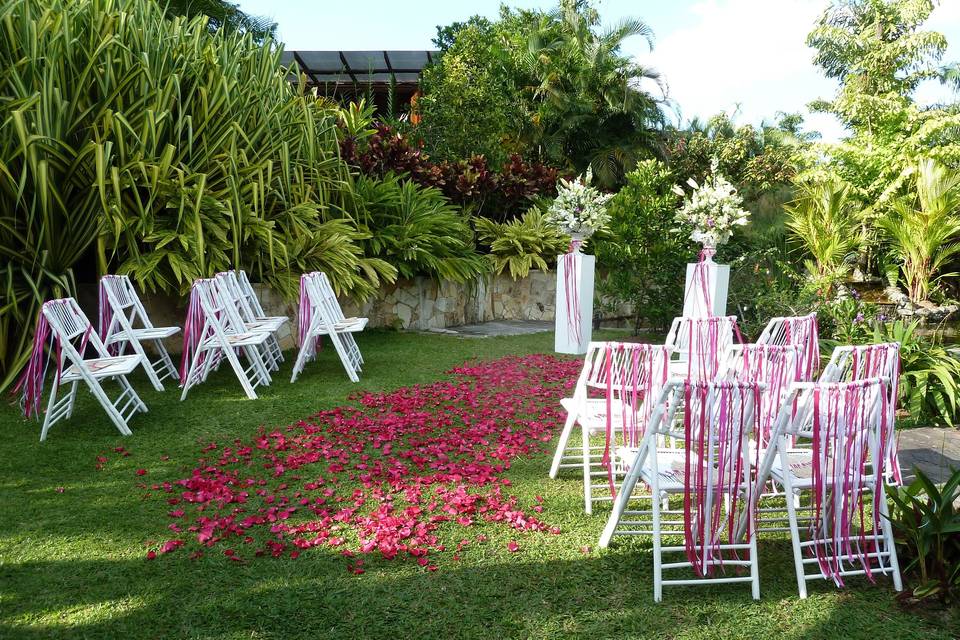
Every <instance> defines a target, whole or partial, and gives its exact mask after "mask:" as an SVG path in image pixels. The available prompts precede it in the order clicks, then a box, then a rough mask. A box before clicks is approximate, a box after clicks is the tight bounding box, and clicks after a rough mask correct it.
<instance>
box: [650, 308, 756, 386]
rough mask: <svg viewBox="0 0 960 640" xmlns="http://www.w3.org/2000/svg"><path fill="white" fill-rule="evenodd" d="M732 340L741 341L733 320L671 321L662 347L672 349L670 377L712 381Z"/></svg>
mask: <svg viewBox="0 0 960 640" xmlns="http://www.w3.org/2000/svg"><path fill="white" fill-rule="evenodd" d="M734 336H736V337H737V339H738V341H739V342H742V340H740V330H739V328H738V327H737V317H736V316H711V317H704V318H687V317H679V318H674V319H673V322H672V323H671V325H670V331H668V332H667V338H666V340H664V344H665V345H666V346H668V347H672V348H673V358H674V359H673V361H672V362H671V363H670V375H671V376H672V377H683V378H686V379H691V380H712V379H713V378H714V376H716V374H717V372H718V370H719V368H720V361H721V358H722V356H723V354H724V352H725V351H726V350H727V348H728V347H729V346H731V345H732V344H733V341H734Z"/></svg>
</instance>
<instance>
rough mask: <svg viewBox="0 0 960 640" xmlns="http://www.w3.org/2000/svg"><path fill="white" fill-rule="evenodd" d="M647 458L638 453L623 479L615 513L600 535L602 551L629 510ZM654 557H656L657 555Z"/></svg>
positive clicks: (608, 544) (614, 504)
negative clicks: (628, 506) (631, 498)
mask: <svg viewBox="0 0 960 640" xmlns="http://www.w3.org/2000/svg"><path fill="white" fill-rule="evenodd" d="M640 446H641V447H643V446H644V445H643V444H641V445H640ZM645 458H646V455H640V453H639V452H638V453H637V456H636V458H635V459H634V462H633V466H632V467H630V470H629V471H628V472H627V474H626V475H625V476H624V477H623V484H621V485H620V491H619V492H618V493H617V498H616V500H614V501H613V511H611V512H610V517H609V518H607V524H606V526H604V527H603V533H602V534H600V542H599V546H600V548H601V549H605V548H606V547H608V546H610V540H611V539H612V538H613V534H614V532H615V531H616V530H617V525H618V524H620V518H622V517H623V513H624V512H625V511H626V510H627V505H628V504H629V503H630V496H631V495H633V490H634V488H635V487H636V486H637V481H638V480H639V478H640V468H641V467H642V466H643V463H644V461H645ZM653 502H654V509H656V503H657V500H656V499H654V501H653ZM657 517H659V516H657ZM654 528H656V525H654ZM654 557H656V555H655V556H654Z"/></svg>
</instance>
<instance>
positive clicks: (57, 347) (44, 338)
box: [12, 300, 93, 418]
mask: <svg viewBox="0 0 960 640" xmlns="http://www.w3.org/2000/svg"><path fill="white" fill-rule="evenodd" d="M63 303H64V301H63V300H50V301H48V302H45V303H43V307H44V308H45V307H46V306H47V305H49V304H63ZM92 332H93V327H92V326H88V327H87V329H86V331H84V333H83V339H82V341H81V343H80V357H83V354H84V352H85V351H86V350H87V341H88V340H89V339H90V334H91V333H92ZM47 342H50V349H49V351H48V353H47V357H46V358H44V351H45V350H46V346H47ZM52 354H54V355H55V356H56V365H57V384H60V375H61V374H62V373H63V350H62V345H61V343H60V336H58V335H55V334H54V333H53V332H52V331H51V329H50V323H49V322H48V321H47V317H46V316H45V315H44V314H43V308H41V310H40V313H38V314H37V328H36V330H35V331H34V333H33V348H32V349H31V350H30V358H29V359H28V360H27V367H26V369H24V371H23V374H22V375H21V376H20V379H19V380H18V381H17V384H16V386H15V387H14V388H13V392H12V393H13V395H17V394H18V393H21V392H22V394H23V395H22V401H21V403H22V405H23V415H24V416H25V417H27V418H29V417H30V416H32V415H35V416H37V417H38V418H39V417H40V404H41V400H42V398H43V385H44V380H45V379H46V374H47V367H49V365H50V355H52Z"/></svg>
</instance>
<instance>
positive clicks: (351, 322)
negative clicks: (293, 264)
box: [290, 271, 367, 382]
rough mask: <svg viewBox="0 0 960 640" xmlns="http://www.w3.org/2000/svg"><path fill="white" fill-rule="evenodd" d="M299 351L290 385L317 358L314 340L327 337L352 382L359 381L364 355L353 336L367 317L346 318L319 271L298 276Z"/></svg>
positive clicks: (328, 282) (361, 327) (360, 329)
mask: <svg viewBox="0 0 960 640" xmlns="http://www.w3.org/2000/svg"><path fill="white" fill-rule="evenodd" d="M300 285H301V293H302V295H301V297H300V298H301V302H300V305H301V308H300V322H301V324H302V325H305V326H306V329H304V327H303V326H301V327H300V330H299V334H300V342H301V344H300V350H299V352H298V353H297V360H296V362H295V363H294V365H293V375H292V376H291V377H290V382H296V380H297V376H299V375H300V373H301V372H302V371H303V369H304V367H305V366H306V364H307V362H308V361H309V360H313V359H314V358H315V357H316V355H317V340H318V339H319V338H321V337H322V336H328V337H329V338H330V342H332V343H333V347H334V349H336V351H337V355H338V356H339V357H340V362H341V363H343V368H344V370H345V371H346V372H347V376H349V378H350V380H351V381H352V382H359V381H360V376H359V373H360V371H361V369H362V367H363V356H362V355H361V354H360V348H359V347H358V346H357V342H356V340H354V338H353V334H354V333H357V332H359V331H363V329H364V327H366V326H367V318H345V317H344V315H343V310H342V309H341V308H340V303H339V302H338V301H337V296H336V295H335V294H334V292H333V287H331V286H330V281H329V280H328V279H327V276H326V275H325V274H323V273H321V272H319V271H316V272H314V273H305V274H303V275H302V276H300Z"/></svg>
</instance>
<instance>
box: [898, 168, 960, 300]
mask: <svg viewBox="0 0 960 640" xmlns="http://www.w3.org/2000/svg"><path fill="white" fill-rule="evenodd" d="M914 176H915V185H916V191H915V192H914V193H913V194H912V195H911V196H909V197H906V198H902V199H900V200H898V201H897V202H895V203H894V205H893V208H892V210H891V211H890V212H889V213H888V214H887V215H886V216H885V217H884V218H882V219H881V220H880V227H881V228H882V229H883V230H884V231H885V232H886V235H887V237H888V239H889V240H890V243H891V249H892V252H893V254H894V255H895V256H896V257H897V258H898V259H899V260H900V268H901V270H902V272H903V280H904V284H906V286H907V295H909V296H910V300H911V301H912V302H923V301H924V300H926V299H927V297H928V296H929V294H930V289H931V287H932V286H933V285H935V284H936V282H937V281H938V280H939V279H940V278H942V277H943V276H945V275H947V274H940V273H939V272H940V269H941V267H943V266H944V264H945V263H946V262H947V260H948V259H950V258H951V257H952V256H954V255H956V254H957V253H958V252H960V243H958V242H957V240H958V238H960V174H957V173H955V172H953V171H951V170H949V169H947V168H946V167H945V166H943V165H941V164H938V163H937V162H935V161H934V160H932V159H929V158H928V159H924V160H921V161H920V162H919V163H917V166H916V168H915V169H914Z"/></svg>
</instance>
